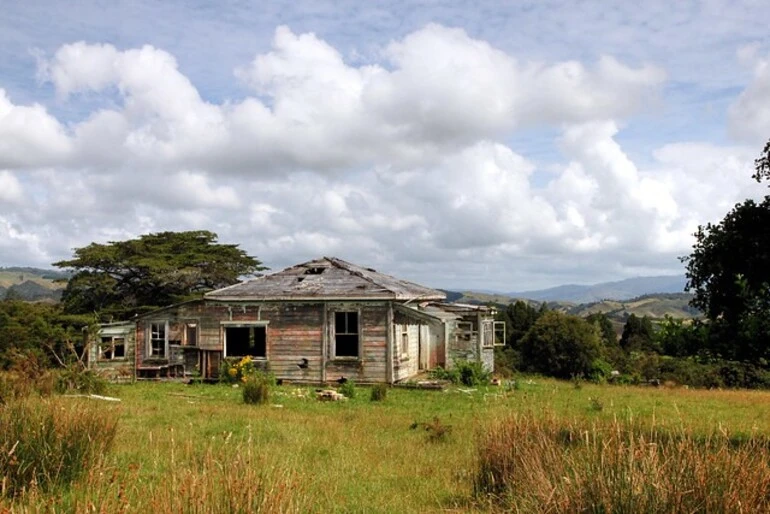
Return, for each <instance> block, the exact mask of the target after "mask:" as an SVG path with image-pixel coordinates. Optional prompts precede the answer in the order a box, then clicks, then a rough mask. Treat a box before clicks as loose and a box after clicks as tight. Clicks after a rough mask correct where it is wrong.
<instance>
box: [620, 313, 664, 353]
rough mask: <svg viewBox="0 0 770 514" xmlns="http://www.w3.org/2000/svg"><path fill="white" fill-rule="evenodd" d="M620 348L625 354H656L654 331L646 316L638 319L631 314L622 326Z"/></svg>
mask: <svg viewBox="0 0 770 514" xmlns="http://www.w3.org/2000/svg"><path fill="white" fill-rule="evenodd" d="M620 346H621V347H622V348H623V349H624V350H625V351H627V352H638V351H644V352H650V351H652V352H658V351H659V350H660V349H659V348H658V346H657V340H656V339H655V329H654V328H653V326H652V321H651V320H650V318H648V317H647V316H642V317H641V318H640V317H638V316H637V315H636V314H631V315H630V316H629V317H628V319H627V320H626V324H625V325H624V326H623V334H622V335H621V336H620Z"/></svg>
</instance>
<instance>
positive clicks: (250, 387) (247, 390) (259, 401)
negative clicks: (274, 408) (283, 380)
mask: <svg viewBox="0 0 770 514" xmlns="http://www.w3.org/2000/svg"><path fill="white" fill-rule="evenodd" d="M274 383H275V380H273V379H272V377H270V376H269V375H267V374H266V373H255V374H253V375H251V376H248V377H246V378H245V380H244V381H243V403H248V404H251V405H264V404H266V403H268V402H269V401H270V387H271V386H272V385H274Z"/></svg>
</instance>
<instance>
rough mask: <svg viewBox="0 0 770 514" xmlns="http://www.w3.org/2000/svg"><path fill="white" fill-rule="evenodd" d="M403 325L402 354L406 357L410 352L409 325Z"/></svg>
mask: <svg viewBox="0 0 770 514" xmlns="http://www.w3.org/2000/svg"><path fill="white" fill-rule="evenodd" d="M400 326H401V356H402V357H406V356H407V355H408V354H409V325H400Z"/></svg>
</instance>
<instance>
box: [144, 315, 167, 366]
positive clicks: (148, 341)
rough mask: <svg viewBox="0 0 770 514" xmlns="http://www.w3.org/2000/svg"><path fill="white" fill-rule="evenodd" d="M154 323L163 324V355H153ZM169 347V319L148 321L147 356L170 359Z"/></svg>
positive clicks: (149, 357)
mask: <svg viewBox="0 0 770 514" xmlns="http://www.w3.org/2000/svg"><path fill="white" fill-rule="evenodd" d="M153 325H163V355H162V356H159V355H153V354H152V326H153ZM168 352H169V349H168V320H156V321H148V323H147V352H146V353H147V358H148V359H168V358H169V353H168Z"/></svg>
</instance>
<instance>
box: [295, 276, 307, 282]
mask: <svg viewBox="0 0 770 514" xmlns="http://www.w3.org/2000/svg"><path fill="white" fill-rule="evenodd" d="M303 280H305V277H297V282H302V281H303Z"/></svg>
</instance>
